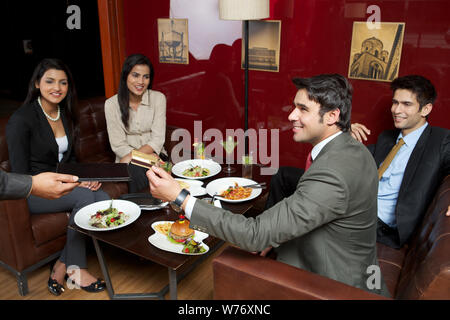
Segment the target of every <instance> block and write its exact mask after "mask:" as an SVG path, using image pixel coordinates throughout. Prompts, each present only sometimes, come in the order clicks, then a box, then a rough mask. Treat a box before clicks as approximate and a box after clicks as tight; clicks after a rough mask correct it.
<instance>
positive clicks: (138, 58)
mask: <svg viewBox="0 0 450 320" xmlns="http://www.w3.org/2000/svg"><path fill="white" fill-rule="evenodd" d="M138 64H142V65H146V66H148V68H149V69H150V83H149V84H148V89H151V88H152V82H153V66H152V63H151V62H150V59H149V58H147V57H146V56H144V55H143V54H140V53H136V54H132V55H130V56H128V57H127V58H126V60H125V62H124V63H123V67H122V73H121V74H120V82H119V92H118V94H117V98H118V100H119V106H120V113H121V114H122V122H123V124H124V126H125V128H128V119H129V118H130V113H129V109H128V108H129V107H130V92H129V90H128V86H127V78H128V75H129V74H130V72H131V69H133V67H134V66H135V65H138Z"/></svg>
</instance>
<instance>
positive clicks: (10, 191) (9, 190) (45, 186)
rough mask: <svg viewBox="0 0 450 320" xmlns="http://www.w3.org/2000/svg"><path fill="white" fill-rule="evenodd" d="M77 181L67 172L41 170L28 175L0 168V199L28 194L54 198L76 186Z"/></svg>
mask: <svg viewBox="0 0 450 320" xmlns="http://www.w3.org/2000/svg"><path fill="white" fill-rule="evenodd" d="M77 181H78V177H76V176H72V175H67V174H59V173H53V172H43V173H40V174H37V175H35V176H30V175H26V174H17V173H7V172H4V171H2V170H0V200H4V199H21V198H26V197H28V196H29V195H30V194H33V195H35V196H38V197H41V198H46V199H56V198H59V197H61V196H63V195H65V194H67V193H69V192H70V191H72V190H73V189H74V188H75V187H76V186H78V185H79V183H77Z"/></svg>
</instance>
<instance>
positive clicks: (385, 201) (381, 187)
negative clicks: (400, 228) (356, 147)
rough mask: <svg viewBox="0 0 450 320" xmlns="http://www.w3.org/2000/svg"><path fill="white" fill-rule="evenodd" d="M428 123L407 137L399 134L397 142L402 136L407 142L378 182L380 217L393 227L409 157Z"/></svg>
mask: <svg viewBox="0 0 450 320" xmlns="http://www.w3.org/2000/svg"><path fill="white" fill-rule="evenodd" d="M427 125H428V123H425V124H424V125H423V126H421V127H420V128H417V129H416V130H414V131H413V132H411V133H410V134H408V135H406V136H405V137H404V136H403V134H402V133H400V134H399V135H398V137H397V140H396V142H398V140H400V138H402V139H403V141H405V144H404V145H403V146H401V148H400V150H399V151H398V152H397V154H396V155H395V157H394V159H393V160H392V162H391V164H390V165H389V167H388V168H387V169H386V171H385V172H384V173H383V176H382V177H381V179H380V182H379V184H378V217H379V218H380V219H381V220H382V221H383V222H384V223H386V224H387V225H388V226H390V227H392V228H395V227H396V226H397V221H396V218H395V206H396V204H397V198H398V192H399V191H400V186H401V184H402V180H403V174H404V173H405V169H406V165H407V164H408V160H409V157H410V156H411V153H412V152H413V150H414V147H415V146H416V144H417V141H418V140H419V138H420V136H421V135H422V133H423V131H424V130H425V128H426V127H427ZM380 166H381V164H380Z"/></svg>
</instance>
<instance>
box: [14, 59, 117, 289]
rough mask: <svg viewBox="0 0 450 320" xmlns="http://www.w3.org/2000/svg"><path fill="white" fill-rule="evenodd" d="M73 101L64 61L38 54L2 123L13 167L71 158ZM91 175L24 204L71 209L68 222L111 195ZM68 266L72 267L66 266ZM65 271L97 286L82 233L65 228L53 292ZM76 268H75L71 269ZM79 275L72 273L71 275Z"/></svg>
mask: <svg viewBox="0 0 450 320" xmlns="http://www.w3.org/2000/svg"><path fill="white" fill-rule="evenodd" d="M74 101H75V87H74V84H73V80H72V75H71V73H70V71H69V69H68V68H67V66H66V65H65V64H64V63H63V62H62V61H60V60H58V59H44V60H42V61H41V62H40V63H39V64H38V66H37V67H36V69H35V70H34V73H33V76H32V77H31V80H30V84H29V87H28V95H27V98H26V99H25V102H24V104H23V105H22V106H21V107H20V108H19V109H18V110H17V111H16V112H15V113H14V114H13V115H12V116H11V118H10V119H9V121H8V124H7V126H6V140H7V143H8V150H9V160H10V164H11V171H12V172H16V173H24V174H30V175H35V174H38V173H41V172H45V171H53V172H54V171H56V166H57V164H58V163H59V162H75V161H76V159H75V154H74V150H73V141H74V138H73V136H74V124H73V121H72V114H71V110H72V107H73V105H74ZM100 186H101V184H100V183H98V182H95V181H92V182H83V183H80V185H79V187H76V188H75V189H74V190H73V191H72V192H70V193H69V194H67V195H65V196H62V197H61V198H59V199H54V200H47V199H44V198H40V197H36V196H33V195H31V196H30V197H28V199H27V201H28V206H29V209H30V213H31V214H39V213H45V212H64V211H71V215H70V222H71V223H73V221H74V216H75V213H76V212H77V211H78V210H79V209H81V208H82V207H84V206H86V205H88V204H91V203H93V202H96V201H101V200H107V199H109V196H108V195H107V194H106V193H105V192H103V191H101V190H98V189H99V188H100ZM69 267H70V268H69ZM68 269H69V270H71V271H72V272H69V273H68V274H67V276H69V279H70V280H72V282H75V283H76V284H77V285H79V286H80V287H81V288H82V289H84V290H86V291H89V292H99V291H102V290H104V289H105V283H104V281H102V280H100V279H97V278H95V277H94V276H92V275H91V274H90V273H89V272H88V271H87V262H86V250H85V236H83V235H82V234H81V233H79V232H77V231H74V230H72V229H68V230H67V242H66V245H65V247H64V250H63V251H62V253H61V256H60V258H59V259H58V260H57V262H56V263H55V265H54V266H53V269H52V272H51V274H50V278H49V280H48V289H49V291H50V292H51V293H52V294H55V295H60V294H61V293H62V292H63V291H64V286H63V283H64V278H65V276H66V273H67V272H68ZM77 270H79V273H75V272H76V271H77ZM75 274H76V275H77V279H72V278H71V275H73V277H74V278H75Z"/></svg>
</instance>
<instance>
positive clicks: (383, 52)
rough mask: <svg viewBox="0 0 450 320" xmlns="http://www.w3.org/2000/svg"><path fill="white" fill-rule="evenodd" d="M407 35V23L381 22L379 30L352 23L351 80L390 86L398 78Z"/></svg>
mask: <svg viewBox="0 0 450 320" xmlns="http://www.w3.org/2000/svg"><path fill="white" fill-rule="evenodd" d="M404 33H405V23H404V22H381V23H380V25H379V28H374V27H373V28H369V26H368V23H367V22H366V21H364V22H356V21H355V22H353V34H352V45H351V49H350V62H349V68H348V77H349V78H352V79H364V80H375V81H388V82H390V81H392V80H394V79H395V78H397V76H398V70H399V68H400V57H401V55H402V44H403V35H404Z"/></svg>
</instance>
